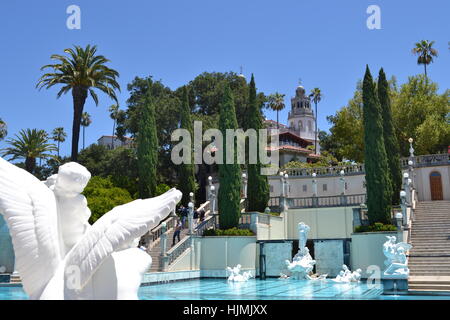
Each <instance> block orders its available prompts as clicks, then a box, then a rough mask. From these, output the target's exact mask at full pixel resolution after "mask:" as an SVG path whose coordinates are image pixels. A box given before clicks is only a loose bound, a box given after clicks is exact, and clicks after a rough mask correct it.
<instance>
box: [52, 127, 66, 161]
mask: <svg viewBox="0 0 450 320" xmlns="http://www.w3.org/2000/svg"><path fill="white" fill-rule="evenodd" d="M66 137H67V133H66V132H65V131H64V128H63V127H58V128H55V129H53V132H52V140H53V141H56V142H58V158H59V145H60V143H62V142H64V141H66Z"/></svg>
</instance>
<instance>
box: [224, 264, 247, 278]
mask: <svg viewBox="0 0 450 320" xmlns="http://www.w3.org/2000/svg"><path fill="white" fill-rule="evenodd" d="M241 267H242V266H241V265H240V264H238V265H237V266H236V267H234V268H230V267H227V271H228V272H229V273H230V275H229V277H228V281H235V282H245V281H248V279H250V278H251V277H252V273H251V272H250V271H246V272H244V273H242V274H241Z"/></svg>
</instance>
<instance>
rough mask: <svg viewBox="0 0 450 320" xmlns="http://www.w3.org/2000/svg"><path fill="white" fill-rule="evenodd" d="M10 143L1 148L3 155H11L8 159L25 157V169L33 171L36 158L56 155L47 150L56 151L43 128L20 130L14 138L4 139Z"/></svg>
mask: <svg viewBox="0 0 450 320" xmlns="http://www.w3.org/2000/svg"><path fill="white" fill-rule="evenodd" d="M6 142H7V143H8V144H10V145H11V147H9V148H5V149H3V150H2V151H3V156H11V158H10V159H9V160H16V159H19V158H24V159H25V169H26V170H27V171H28V172H30V173H33V172H34V169H35V168H36V158H41V159H42V158H44V159H46V158H53V159H56V157H55V156H54V155H52V154H50V153H49V152H53V151H57V148H56V146H55V145H54V144H53V143H48V135H47V133H46V132H45V131H44V130H37V129H32V130H31V129H27V130H23V129H22V130H21V131H20V132H19V134H16V137H15V138H12V139H8V140H7V141H6Z"/></svg>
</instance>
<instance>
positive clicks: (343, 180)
mask: <svg viewBox="0 0 450 320" xmlns="http://www.w3.org/2000/svg"><path fill="white" fill-rule="evenodd" d="M339 174H340V175H341V177H340V178H339V180H340V182H341V190H342V191H341V194H342V195H345V177H344V175H345V172H344V170H341V171H340V172H339Z"/></svg>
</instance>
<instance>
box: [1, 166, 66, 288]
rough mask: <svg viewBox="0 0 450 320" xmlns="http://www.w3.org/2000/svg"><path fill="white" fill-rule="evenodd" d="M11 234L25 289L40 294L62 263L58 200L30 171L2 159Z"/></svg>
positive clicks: (3, 210) (5, 208)
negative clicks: (57, 209)
mask: <svg viewBox="0 0 450 320" xmlns="http://www.w3.org/2000/svg"><path fill="white" fill-rule="evenodd" d="M1 213H2V214H3V215H4V217H5V220H6V223H7V225H8V228H9V232H10V234H11V238H12V242H13V246H14V254H15V257H16V266H15V268H16V270H17V271H18V272H19V274H20V276H21V278H22V284H23V287H24V289H25V291H26V292H27V293H28V294H29V295H30V296H34V295H36V294H40V291H42V290H43V289H44V288H45V285H47V283H48V281H49V280H50V279H51V278H52V277H53V275H54V273H55V272H56V269H57V268H58V265H59V264H60V262H61V255H60V248H59V242H58V239H59V238H58V228H57V226H58V220H57V211H56V200H55V196H54V194H53V192H52V191H51V190H50V189H49V188H48V187H46V186H45V184H44V183H42V182H41V181H39V180H38V179H37V178H35V177H34V176H33V175H31V174H30V173H28V172H27V171H25V170H23V169H20V168H18V167H16V166H15V165H13V164H11V163H9V162H8V161H6V160H4V159H2V158H0V214H1Z"/></svg>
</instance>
